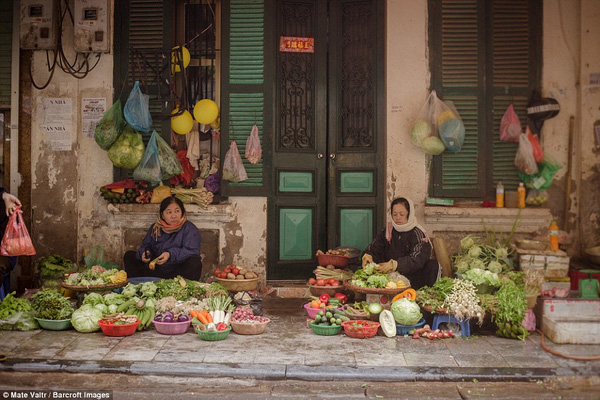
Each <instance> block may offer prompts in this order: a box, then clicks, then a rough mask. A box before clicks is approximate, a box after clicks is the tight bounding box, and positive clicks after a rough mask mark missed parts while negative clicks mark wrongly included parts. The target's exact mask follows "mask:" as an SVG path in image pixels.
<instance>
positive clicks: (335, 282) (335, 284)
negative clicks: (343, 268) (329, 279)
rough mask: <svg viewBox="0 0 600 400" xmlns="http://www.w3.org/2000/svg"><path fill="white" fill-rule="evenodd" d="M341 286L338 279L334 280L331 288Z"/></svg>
mask: <svg viewBox="0 0 600 400" xmlns="http://www.w3.org/2000/svg"><path fill="white" fill-rule="evenodd" d="M339 285H340V281H338V280H337V279H334V280H333V283H332V284H331V286H339Z"/></svg>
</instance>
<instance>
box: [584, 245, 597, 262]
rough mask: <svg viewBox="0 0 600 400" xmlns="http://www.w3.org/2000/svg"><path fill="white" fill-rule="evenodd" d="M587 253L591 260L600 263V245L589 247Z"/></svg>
mask: <svg viewBox="0 0 600 400" xmlns="http://www.w3.org/2000/svg"><path fill="white" fill-rule="evenodd" d="M585 254H586V255H587V257H588V259H589V260H590V261H591V262H593V263H596V264H600V246H595V247H588V248H587V249H585Z"/></svg>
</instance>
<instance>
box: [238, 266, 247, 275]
mask: <svg viewBox="0 0 600 400" xmlns="http://www.w3.org/2000/svg"><path fill="white" fill-rule="evenodd" d="M238 269H239V270H240V271H239V275H238V276H240V275H246V273H247V272H248V270H247V269H246V268H238Z"/></svg>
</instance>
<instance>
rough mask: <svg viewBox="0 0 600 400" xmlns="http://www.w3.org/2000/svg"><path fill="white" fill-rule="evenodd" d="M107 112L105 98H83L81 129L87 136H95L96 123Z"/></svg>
mask: <svg viewBox="0 0 600 400" xmlns="http://www.w3.org/2000/svg"><path fill="white" fill-rule="evenodd" d="M105 112H106V99H105V98H84V99H81V130H82V132H83V134H84V135H85V136H87V137H90V138H93V137H94V131H95V130H96V125H98V122H100V120H101V119H102V116H103V115H104V113H105Z"/></svg>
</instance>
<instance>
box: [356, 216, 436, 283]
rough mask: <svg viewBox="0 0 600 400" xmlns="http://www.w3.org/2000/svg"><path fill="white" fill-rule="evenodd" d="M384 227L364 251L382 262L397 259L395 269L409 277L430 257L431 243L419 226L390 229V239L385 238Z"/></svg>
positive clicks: (378, 261)
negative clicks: (409, 228)
mask: <svg viewBox="0 0 600 400" xmlns="http://www.w3.org/2000/svg"><path fill="white" fill-rule="evenodd" d="M385 236H386V229H384V230H383V231H381V233H379V235H377V237H376V238H375V239H374V240H373V242H371V244H370V245H369V246H367V248H366V249H365V253H368V254H370V255H372V256H373V261H374V262H376V263H378V264H379V263H382V262H386V261H389V260H396V261H398V268H397V269H396V270H397V271H398V272H399V273H401V274H402V275H405V276H407V277H409V278H410V276H411V275H413V274H414V273H416V272H418V271H419V270H421V269H422V268H423V267H424V266H425V264H426V263H427V261H429V259H430V258H431V249H432V246H431V243H430V242H429V239H428V238H427V236H426V235H425V233H424V232H423V231H422V230H420V229H419V228H413V229H412V230H410V231H408V232H398V231H396V230H395V229H392V239H391V241H390V242H388V241H387V239H386V237H385Z"/></svg>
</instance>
